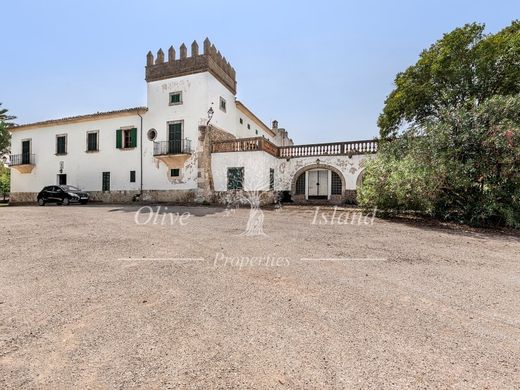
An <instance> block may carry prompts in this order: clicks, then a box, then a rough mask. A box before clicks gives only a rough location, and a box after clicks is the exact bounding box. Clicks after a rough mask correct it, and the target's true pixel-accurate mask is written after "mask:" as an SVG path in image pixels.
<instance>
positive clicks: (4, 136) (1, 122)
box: [0, 103, 16, 154]
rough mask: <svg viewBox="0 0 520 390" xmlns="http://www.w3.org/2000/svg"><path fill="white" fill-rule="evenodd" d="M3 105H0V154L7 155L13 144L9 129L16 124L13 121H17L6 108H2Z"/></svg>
mask: <svg viewBox="0 0 520 390" xmlns="http://www.w3.org/2000/svg"><path fill="white" fill-rule="evenodd" d="M1 106H2V103H0V154H5V153H8V152H9V147H10V144H11V135H10V134H9V127H11V126H13V125H14V124H13V123H12V122H11V121H12V120H13V119H16V117H15V116H12V115H9V114H8V113H7V112H8V110H7V109H6V108H2V107H1Z"/></svg>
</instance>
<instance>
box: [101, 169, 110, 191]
mask: <svg viewBox="0 0 520 390" xmlns="http://www.w3.org/2000/svg"><path fill="white" fill-rule="evenodd" d="M102 191H103V192H105V191H110V172H103V182H102Z"/></svg>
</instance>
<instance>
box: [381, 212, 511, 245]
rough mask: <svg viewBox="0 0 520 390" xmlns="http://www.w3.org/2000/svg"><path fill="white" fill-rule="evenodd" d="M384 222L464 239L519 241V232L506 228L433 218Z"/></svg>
mask: <svg viewBox="0 0 520 390" xmlns="http://www.w3.org/2000/svg"><path fill="white" fill-rule="evenodd" d="M382 219H383V220H384V221H387V222H390V223H396V224H404V225H407V226H411V227H414V228H418V229H421V230H427V231H437V232H442V233H448V234H454V235H459V236H464V237H473V238H480V239H491V238H492V239H494V240H503V241H519V240H520V230H515V229H508V228H476V227H471V226H468V225H460V224H457V223H454V222H443V221H439V220H437V219H433V218H421V217H407V216H396V217H386V218H382Z"/></svg>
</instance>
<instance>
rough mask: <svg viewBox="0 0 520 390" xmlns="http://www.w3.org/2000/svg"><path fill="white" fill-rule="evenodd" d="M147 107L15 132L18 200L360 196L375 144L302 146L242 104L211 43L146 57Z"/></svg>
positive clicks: (14, 194) (14, 192)
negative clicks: (64, 195) (50, 190)
mask: <svg viewBox="0 0 520 390" xmlns="http://www.w3.org/2000/svg"><path fill="white" fill-rule="evenodd" d="M145 79H146V82H147V100H148V101H147V106H146V107H136V108H130V109H125V110H119V111H112V112H104V113H95V114H90V115H82V116H76V117H71V118H62V119H56V120H48V121H44V122H38V123H32V124H26V125H21V126H16V127H13V128H12V129H11V130H12V131H11V133H12V139H11V143H12V145H11V151H12V153H13V154H12V155H11V156H10V157H9V165H10V167H11V168H12V175H11V180H12V183H11V198H10V199H11V202H13V203H21V202H33V201H35V197H36V194H37V193H38V191H40V190H41V188H42V187H44V186H47V185H53V184H69V185H74V186H77V187H80V188H82V189H84V190H86V191H88V192H89V193H90V194H91V198H92V199H93V200H99V201H103V202H117V203H119V202H131V201H136V200H139V201H149V202H183V203H184V202H215V201H219V200H222V199H224V198H225V196H223V194H226V193H235V192H239V191H263V192H266V193H269V196H267V197H266V199H269V201H271V200H274V199H276V198H277V194H279V193H282V192H283V193H284V196H285V197H286V198H288V197H292V199H293V200H295V201H297V202H308V201H313V200H319V201H326V202H333V203H342V202H348V201H354V200H355V191H356V188H357V185H358V184H359V182H360V180H361V177H362V170H363V165H364V163H365V161H366V159H367V158H370V156H371V155H373V154H374V153H375V152H376V151H377V142H376V141H356V142H341V143H331V144H316V145H293V142H292V140H291V139H290V138H289V136H288V133H287V131H286V130H285V129H282V128H279V127H278V122H277V121H274V122H273V124H272V126H267V125H266V124H265V123H264V122H262V121H261V120H260V119H259V118H258V117H257V116H256V115H255V114H254V113H253V112H252V111H251V110H249V109H248V108H247V107H246V106H245V105H244V104H243V103H242V102H240V101H239V100H237V99H236V88H237V82H236V72H235V69H234V68H233V67H232V66H231V65H230V63H229V62H228V61H227V60H226V59H225V57H223V56H222V55H221V54H220V52H219V51H218V50H217V49H216V48H215V46H214V45H212V44H211V42H210V41H209V40H208V39H206V40H205V41H204V44H203V50H202V52H201V53H199V46H198V44H197V43H196V42H193V43H192V45H191V55H188V49H187V47H186V45H184V44H183V45H181V47H180V50H179V58H177V53H176V51H175V50H174V48H173V47H170V49H169V50H168V56H167V58H165V55H164V52H163V51H162V50H159V51H158V52H157V55H156V56H155V57H154V55H153V54H152V53H151V52H149V53H148V55H147V59H146V72H145Z"/></svg>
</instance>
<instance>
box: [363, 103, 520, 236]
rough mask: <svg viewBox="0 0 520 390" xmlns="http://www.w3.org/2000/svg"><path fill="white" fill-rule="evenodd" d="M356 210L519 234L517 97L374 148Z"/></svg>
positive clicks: (441, 118)
mask: <svg viewBox="0 0 520 390" xmlns="http://www.w3.org/2000/svg"><path fill="white" fill-rule="evenodd" d="M358 202H359V203H360V204H361V205H362V206H364V207H367V208H368V207H374V206H377V207H378V208H379V209H380V210H387V211H404V210H407V211H409V210H413V211H420V212H423V213H427V214H430V215H434V216H437V217H440V218H443V219H450V220H457V221H460V222H465V223H469V224H472V225H506V226H511V227H519V226H520V96H509V97H505V96H495V97H493V98H490V99H488V100H487V101H485V102H483V103H482V104H476V103H475V104H474V105H473V106H472V107H471V108H468V107H467V106H465V107H460V108H457V109H453V110H448V109H445V110H442V111H440V112H439V115H438V118H431V119H429V120H428V121H425V122H424V123H423V124H422V126H421V127H420V128H410V129H408V130H406V131H404V132H403V134H402V136H401V137H399V138H396V139H393V140H389V141H385V142H383V143H382V146H381V149H380V153H378V155H377V156H376V158H375V159H374V160H372V161H371V162H369V163H368V164H367V167H366V170H365V180H364V182H363V184H362V186H361V188H360V190H359V195H358Z"/></svg>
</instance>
